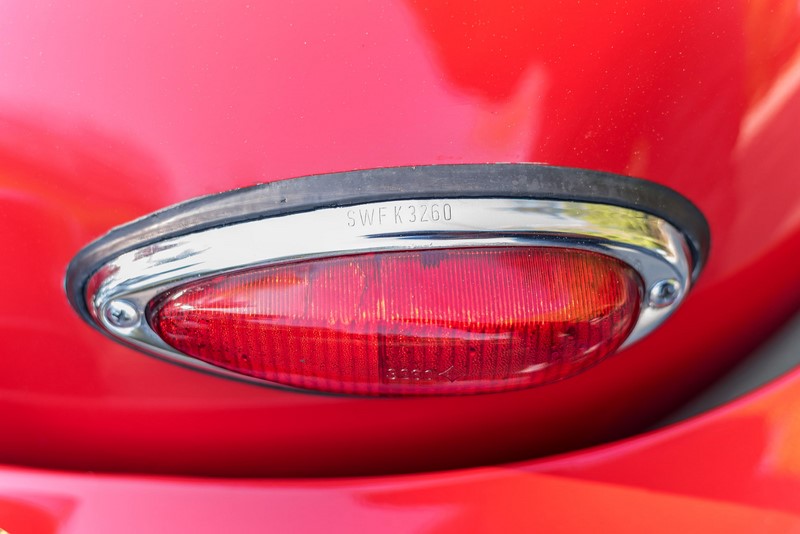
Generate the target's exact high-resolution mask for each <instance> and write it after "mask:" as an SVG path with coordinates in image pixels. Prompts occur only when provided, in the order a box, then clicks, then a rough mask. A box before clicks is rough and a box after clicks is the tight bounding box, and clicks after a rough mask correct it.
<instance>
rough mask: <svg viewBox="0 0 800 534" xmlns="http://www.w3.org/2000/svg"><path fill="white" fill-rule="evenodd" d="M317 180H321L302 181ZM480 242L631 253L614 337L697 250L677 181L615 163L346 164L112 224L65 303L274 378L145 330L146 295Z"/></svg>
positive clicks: (641, 328) (80, 267)
mask: <svg viewBox="0 0 800 534" xmlns="http://www.w3.org/2000/svg"><path fill="white" fill-rule="evenodd" d="M420 169H421V170H422V173H421V174H420ZM376 173H377V174H376ZM333 176H336V177H337V180H335V181H331V180H330V178H332V177H333ZM436 177H438V178H439V179H438V180H437V179H434V178H436ZM326 178H327V180H325V179H326ZM389 178H392V179H394V182H398V183H390V182H389V181H388V180H389ZM481 179H484V180H483V182H481V181H480V180H481ZM369 180H372V181H370V182H369V184H367V183H366V182H367V181H369ZM565 180H566V182H565ZM569 180H571V181H569ZM415 182H416V185H417V187H416V189H417V192H416V194H415V193H414V189H415V188H414V187H412V185H413V183H415ZM323 183H324V184H326V185H329V186H333V188H332V190H331V189H330V188H324V187H323V188H322V189H321V191H317V190H316V189H314V186H320V185H322V184H323ZM565 183H566V184H567V185H565ZM410 184H412V185H410ZM587 184H588V185H590V186H591V188H590V189H591V191H588V192H587V191H586V188H587ZM353 188H354V189H353ZM347 190H350V195H349V196H347V195H346V194H345V192H346V191H347ZM423 190H427V191H428V192H427V193H425V192H422V191H423ZM565 190H568V191H566V192H565ZM354 191H355V192H354ZM447 191H453V192H454V194H452V195H447V194H445V193H446V192H447ZM364 199H378V200H375V201H370V202H365V201H363V200H364ZM585 199H592V200H595V201H593V202H586V201H585ZM612 199H613V201H612ZM662 213H670V214H671V217H670V218H665V217H662V216H661V214H662ZM675 221H678V222H682V223H685V224H686V225H688V226H684V227H681V226H677V227H676V225H675V224H674V223H675ZM687 228H688V230H687ZM487 246H490V247H496V246H509V247H513V246H537V247H562V248H574V249H582V250H590V251H594V252H599V253H603V254H606V255H609V256H613V257H616V258H618V259H620V260H622V261H623V262H625V263H627V264H629V265H631V266H632V267H633V268H634V269H635V270H636V271H637V272H638V273H639V275H640V276H641V278H642V280H643V282H644V288H643V289H644V291H643V296H642V302H641V313H640V316H639V318H638V320H637V322H636V325H635V327H634V329H633V331H632V332H631V334H630V336H629V337H628V339H627V340H626V341H625V343H624V344H623V346H622V347H621V348H624V347H627V346H629V345H631V344H632V343H635V342H636V341H638V340H639V339H641V338H642V337H644V336H646V335H647V334H648V333H650V332H651V331H652V330H653V329H655V328H656V327H657V326H658V325H660V324H661V323H662V322H663V321H664V320H665V319H666V318H667V317H668V316H669V315H671V314H672V313H673V312H674V310H675V309H676V308H677V307H678V306H679V305H680V303H681V302H682V301H683V299H684V298H685V296H686V294H687V292H688V291H689V289H690V288H691V286H692V284H693V282H694V280H695V279H696V277H697V275H698V274H699V272H700V268H701V266H702V264H703V262H704V261H705V258H706V255H707V252H708V228H707V225H705V219H704V218H703V217H702V215H701V214H700V213H699V211H697V209H696V208H694V206H693V205H691V203H689V202H688V201H687V200H686V199H684V198H683V197H681V196H680V195H678V194H677V193H675V192H673V191H671V190H669V189H666V188H664V187H661V186H657V185H655V184H651V183H649V182H643V181H640V180H635V179H631V178H626V177H620V176H616V175H609V174H603V173H594V172H591V171H578V170H575V169H562V168H553V167H543V166H537V165H509V164H501V165H459V166H431V167H423V168H400V169H378V170H374V171H356V172H352V173H344V174H341V175H328V176H314V177H307V178H303V179H296V180H288V181H285V182H278V183H275V184H267V185H265V186H256V187H253V188H248V189H244V190H237V191H232V192H229V193H223V194H220V195H214V196H211V197H203V198H200V199H195V200H192V201H189V202H186V203H184V204H180V205H177V206H173V207H170V208H167V209H165V210H162V211H160V212H157V213H154V214H152V215H149V216H147V217H144V218H142V219H139V220H137V221H134V222H132V223H130V224H128V225H125V226H123V227H120V228H117V229H114V230H112V231H111V232H110V233H109V234H108V235H107V236H105V237H103V238H101V239H99V240H98V241H96V242H94V243H92V244H90V245H89V246H87V247H86V248H85V249H84V250H82V251H81V252H80V253H79V254H78V255H77V256H76V258H75V259H74V260H73V262H72V263H71V264H70V267H69V269H68V273H67V279H66V289H67V293H68V296H69V298H70V301H71V303H72V304H73V306H74V307H75V308H76V310H78V311H79V312H80V313H81V314H82V315H83V316H84V317H85V318H86V319H87V320H88V321H89V322H90V323H92V324H93V325H94V326H95V327H97V328H98V329H99V330H101V331H102V332H104V333H105V334H106V335H108V336H110V337H112V338H114V339H116V340H118V341H121V342H123V343H126V344H128V345H131V346H133V347H135V348H138V349H141V350H144V351H146V352H149V353H151V354H155V355H158V356H161V357H164V358H166V359H169V360H171V361H175V362H178V363H181V364H184V365H187V366H190V367H193V368H196V369H200V370H205V371H210V372H213V373H215V374H220V375H227V376H230V377H235V378H237V379H240V380H246V381H252V382H257V383H260V384H269V385H275V386H278V387H286V386H282V385H280V384H271V383H268V382H265V381H263V380H259V379H255V378H253V379H250V378H248V377H244V376H242V375H239V374H236V373H232V372H230V371H226V370H224V369H221V368H219V367H216V366H213V365H211V364H207V363H205V362H202V361H200V360H197V359H195V358H191V357H189V356H186V355H183V354H181V353H179V352H177V351H175V350H174V349H172V348H171V347H170V346H168V345H167V344H166V343H165V342H164V341H162V340H161V338H160V337H159V336H158V335H156V334H155V332H154V331H153V330H152V329H151V328H150V325H149V324H148V321H147V310H148V305H149V303H150V301H151V300H152V299H153V298H154V297H156V296H157V295H159V294H161V293H163V292H165V291H168V290H170V289H172V288H175V287H176V286H180V285H183V284H185V283H187V282H189V281H193V280H197V279H201V278H205V277H209V276H214V275H217V274H220V273H225V272H234V271H239V270H242V269H247V268H252V267H257V266H265V265H274V264H278V263H284V262H292V261H300V260H307V259H312V258H321V257H331V256H340V255H349V254H359V253H366V252H381V251H402V250H410V249H435V248H466V247H487Z"/></svg>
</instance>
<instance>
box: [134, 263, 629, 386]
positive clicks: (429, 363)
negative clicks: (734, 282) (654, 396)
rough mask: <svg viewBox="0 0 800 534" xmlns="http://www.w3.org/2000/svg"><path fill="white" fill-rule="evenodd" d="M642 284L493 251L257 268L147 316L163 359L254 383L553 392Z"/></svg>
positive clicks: (181, 296)
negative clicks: (196, 363) (166, 354)
mask: <svg viewBox="0 0 800 534" xmlns="http://www.w3.org/2000/svg"><path fill="white" fill-rule="evenodd" d="M641 301H642V281H641V278H640V277H639V275H638V274H637V273H636V271H635V270H634V269H632V268H631V267H630V266H628V265H627V264H625V263H623V262H622V261H620V260H618V259H615V258H612V257H610V256H606V255H603V254H599V253H595V252H590V251H584V250H578V249H567V248H555V247H539V248H523V247H507V248H471V249H469V248H468V249H444V250H442V249H439V250H417V251H403V252H386V253H368V254H358V255H352V256H341V257H333V258H326V259H319V260H309V261H301V262H295V263H288V264H281V265H275V266H267V267H260V268H256V269H251V270H247V271H240V272H237V273H232V274H224V275H218V276H215V277H212V278H208V279H205V280H200V281H197V282H193V283H190V284H187V285H184V286H181V287H179V288H176V289H173V290H171V291H169V292H167V293H165V294H163V295H161V296H160V297H158V298H156V299H155V300H154V301H153V302H152V303H151V305H150V308H149V311H148V319H149V322H150V325H151V327H152V328H153V330H154V331H155V332H156V333H157V334H158V335H159V336H160V337H161V338H162V339H163V340H164V341H165V342H166V343H167V344H168V345H170V346H171V347H172V348H174V349H175V350H177V351H180V352H181V353H183V354H186V355H188V356H191V357H193V358H197V359H199V360H202V361H204V362H206V363H209V364H212V365H214V366H218V367H221V368H224V369H227V370H229V371H233V372H235V373H239V374H242V375H247V376H249V377H254V378H257V379H262V380H265V381H268V382H272V383H277V384H283V385H288V386H294V387H298V388H305V389H311V390H317V391H326V392H333V393H352V394H364V395H430V394H468V393H482V392H492V391H503V390H510V389H517V388H521V387H527V386H533V385H541V384H546V383H550V382H555V381H558V380H560V379H563V378H566V377H569V376H572V375H574V374H576V373H578V372H580V371H582V370H584V369H586V368H588V367H590V366H592V365H594V364H595V363H597V362H599V361H601V360H602V359H603V358H605V357H607V356H608V355H610V354H612V353H613V352H614V351H615V350H616V349H617V348H618V347H619V346H620V345H621V344H622V343H623V341H624V340H625V339H626V337H627V336H628V334H629V333H630V332H631V330H632V329H633V327H634V325H635V323H636V320H637V318H638V316H639V307H640V303H641Z"/></svg>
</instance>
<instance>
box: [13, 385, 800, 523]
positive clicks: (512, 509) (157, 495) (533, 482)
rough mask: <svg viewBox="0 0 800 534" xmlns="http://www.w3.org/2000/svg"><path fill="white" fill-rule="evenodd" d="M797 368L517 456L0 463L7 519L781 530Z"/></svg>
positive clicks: (798, 515) (797, 428)
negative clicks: (254, 471)
mask: <svg viewBox="0 0 800 534" xmlns="http://www.w3.org/2000/svg"><path fill="white" fill-rule="evenodd" d="M797 413H800V371H795V372H793V373H792V374H791V375H789V376H787V377H785V378H784V379H782V380H780V381H778V382H776V383H773V384H771V385H770V386H769V387H767V388H764V389H762V390H761V391H760V392H759V393H757V394H751V395H749V396H746V397H743V398H742V399H740V400H739V401H738V402H736V403H734V404H733V405H730V406H727V407H725V408H723V409H718V410H715V411H713V412H710V413H709V414H707V415H705V416H703V417H700V418H697V419H694V420H692V421H690V422H688V423H683V424H680V425H677V426H673V427H669V428H667V429H663V430H661V431H658V432H655V433H651V434H647V435H643V436H640V437H636V438H632V439H629V440H626V441H623V442H619V443H616V444H613V445H607V446H603V447H600V448H597V449H592V450H587V451H582V452H578V453H571V454H568V455H565V456H561V457H559V458H555V459H551V460H544V461H538V462H528V463H524V464H514V465H503V466H496V467H484V468H475V469H469V470H463V471H451V472H435V473H427V474H419V475H402V476H385V477H375V478H354V479H316V480H253V479H249V480H243V479H239V480H232V479H221V480H220V479H218V480H214V479H193V478H170V477H163V476H161V477H156V476H150V477H143V476H133V475H98V474H70V473H60V472H53V471H50V472H42V471H36V470H23V469H19V468H5V469H3V470H2V471H0V525H2V526H3V528H5V529H6V530H7V531H8V532H10V533H12V534H13V533H15V532H26V533H31V534H49V533H56V532H115V533H119V534H126V533H131V534H133V533H139V532H196V533H198V534H200V533H206V532H207V533H209V534H211V533H216V532H219V531H220V530H225V531H231V532H241V533H249V532H274V531H278V532H316V531H325V532H353V531H365V532H374V531H381V532H384V531H385V532H409V531H424V532H435V533H445V532H477V531H487V532H507V531H526V532H529V531H544V532H585V531H597V530H601V531H613V532H676V531H685V532H794V531H796V530H797V529H798V528H800V499H798V498H797V496H798V495H800V454H798V448H797V440H798V439H800V438H798V436H800V419H798V418H797V415H796V414H797Z"/></svg>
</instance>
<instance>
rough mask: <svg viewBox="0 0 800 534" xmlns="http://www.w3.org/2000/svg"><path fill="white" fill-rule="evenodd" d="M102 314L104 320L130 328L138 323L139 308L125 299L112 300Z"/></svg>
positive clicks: (117, 325) (118, 326) (120, 326)
mask: <svg viewBox="0 0 800 534" xmlns="http://www.w3.org/2000/svg"><path fill="white" fill-rule="evenodd" d="M103 315H104V316H105V318H106V321H108V323H109V324H110V325H112V326H116V327H117V328H131V327H133V326H136V325H137V324H139V310H137V309H136V306H134V305H133V304H131V303H130V302H128V301H127V300H112V301H111V302H109V303H108V304H107V305H106V307H105V310H104V311H103Z"/></svg>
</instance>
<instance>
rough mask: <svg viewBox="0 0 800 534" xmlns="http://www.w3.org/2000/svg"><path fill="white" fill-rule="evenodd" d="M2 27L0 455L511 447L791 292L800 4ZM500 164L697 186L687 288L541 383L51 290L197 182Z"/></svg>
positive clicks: (742, 344) (432, 455) (588, 410)
mask: <svg viewBox="0 0 800 534" xmlns="http://www.w3.org/2000/svg"><path fill="white" fill-rule="evenodd" d="M0 35H2V36H3V37H2V53H0V224H1V225H2V226H0V245H1V246H2V250H4V251H6V254H5V255H4V261H3V262H2V264H0V294H2V295H3V296H4V299H5V302H6V303H13V306H11V305H6V306H4V307H3V309H2V310H0V339H1V340H2V342H0V343H1V344H0V355H1V356H2V357H0V428H3V429H6V430H4V435H3V439H2V440H0V460H2V461H4V462H8V463H17V464H25V465H37V466H49V467H60V468H77V469H91V470H94V471H106V470H108V471H131V472H134V471H135V472H148V473H186V474H189V473H191V474H208V475H229V476H233V475H246V476H259V475H281V476H295V475H300V476H322V475H342V474H350V475H353V474H366V473H385V472H408V471H415V470H425V469H444V468H451V467H458V466H467V465H478V464H488V463H493V462H500V461H508V460H518V459H523V458H531V457H534V456H538V455H543V454H547V453H552V452H558V451H563V450H566V449H570V448H575V447H581V446H586V445H589V444H593V443H599V442H602V441H604V440H607V439H611V438H616V437H620V436H623V435H626V434H630V433H631V432H635V431H637V430H639V429H641V428H642V426H643V425H644V424H646V423H648V422H650V421H653V420H655V419H656V418H658V417H659V416H660V415H662V414H663V413H665V412H666V411H667V410H669V409H671V408H673V407H674V406H676V405H677V404H679V403H680V402H682V401H683V400H685V399H686V398H688V397H689V396H690V395H691V394H693V393H694V392H696V391H697V390H698V389H700V388H701V387H703V386H704V385H705V384H707V383H708V382H709V381H710V380H712V379H713V378H714V377H716V376H717V375H718V374H719V373H720V372H721V370H723V369H726V368H728V367H729V366H730V365H731V364H732V363H733V362H735V361H736V360H738V359H739V358H740V357H741V356H742V355H744V354H745V353H746V352H747V351H748V349H749V348H750V347H752V346H753V345H754V344H756V343H757V342H758V341H759V340H761V339H763V338H764V336H765V335H766V334H767V333H768V332H769V331H771V330H772V329H773V328H774V327H775V326H776V325H777V324H778V323H779V322H780V321H781V320H782V319H783V318H784V317H785V316H786V315H787V314H788V313H789V312H790V311H792V310H794V309H796V308H797V306H798V304H800V286H799V285H798V284H797V283H796V264H797V260H798V251H800V216H799V215H798V214H800V211H799V210H798V207H797V198H798V196H800V180H797V176H800V151H798V150H797V148H796V145H797V143H796V125H797V124H798V123H800V91H798V86H800V46H799V44H798V43H800V20H799V17H798V12H797V9H796V2H794V1H784V2H780V1H775V2H767V1H753V2H749V3H730V2H723V1H711V2H709V1H706V0H697V1H693V2H682V3H681V4H680V5H675V3H672V2H669V3H667V2H664V3H657V2H650V1H644V0H642V1H622V0H620V1H617V2H603V3H601V5H586V4H585V3H581V4H580V5H576V6H573V5H570V6H567V5H565V4H559V3H552V2H527V1H526V2H510V1H509V2H492V3H489V2H486V3H483V4H480V5H477V4H475V3H472V2H464V4H463V5H460V6H455V5H453V4H442V5H434V4H433V3H422V2H419V3H418V2H407V3H403V2H399V1H398V2H381V3H360V2H344V3H342V2H335V3H330V2H327V3H326V2H318V1H314V2H312V1H310V0H301V1H298V2H295V3H272V2H270V3H264V4H263V5H261V4H256V3H255V2H252V3H249V4H232V3H230V2H221V1H219V2H204V3H186V4H183V5H180V4H175V3H171V2H143V1H141V2H127V3H125V4H121V3H103V2H90V1H85V2H79V3H77V4H69V5H67V4H60V3H54V4H50V3H44V2H21V1H17V2H3V3H2V4H0ZM493 161H512V162H513V161H535V162H543V163H548V164H554V165H568V166H575V167H583V168H590V169H597V170H606V171H612V172H618V173H623V174H630V175H635V176H640V177H643V178H645V179H648V180H652V181H655V182H659V183H662V184H666V185H669V186H670V187H672V188H674V189H676V190H678V191H679V192H681V193H682V194H684V195H685V196H687V197H688V198H690V199H691V200H693V201H694V202H695V203H696V204H697V205H698V206H699V207H700V208H701V210H702V211H703V212H704V213H705V214H706V216H707V217H708V219H709V221H710V224H711V231H712V239H713V244H712V252H711V256H710V261H709V263H708V265H707V268H706V270H705V272H704V274H703V276H702V278H701V279H700V282H699V284H698V285H697V287H696V288H695V290H694V292H693V293H692V294H691V296H690V298H689V299H688V300H687V301H686V303H685V304H684V306H683V308H682V309H681V310H679V312H678V313H677V314H676V315H675V316H674V317H673V318H672V319H671V320H670V321H668V322H667V323H666V324H665V325H664V326H663V327H662V328H660V329H659V330H658V331H657V332H656V333H654V334H653V335H652V336H650V337H648V338H647V339H646V340H644V341H642V342H640V343H638V344H637V345H635V346H633V347H631V348H630V349H628V350H626V351H624V352H623V353H620V354H619V355H617V356H615V357H613V358H611V359H609V360H608V361H606V362H604V363H603V364H602V365H599V366H597V367H594V368H593V369H591V370H589V371H587V372H585V373H583V374H582V375H580V376H577V377H575V378H572V379H569V380H565V381H563V382H559V383H557V384H554V385H550V386H545V387H540V388H535V389H530V390H526V391H520V392H514V393H504V394H496V395H487V396H477V397H464V398H448V399H401V400H398V399H392V400H380V401H365V400H363V399H357V398H348V397H334V396H317V395H299V394H296V393H289V392H285V391H280V390H276V389H268V388H260V387H256V386H252V385H247V384H243V383H237V382H234V381H230V380H223V379H219V378H216V377H212V376H207V375H204V374H201V373H197V372H195V371H190V370H187V369H184V368H181V367H177V366H174V365H170V364H167V363H164V362H161V361H158V360H156V359H152V358H148V357H146V356H142V355H141V354H138V353H136V352H134V351H132V350H130V349H127V348H125V347H122V346H120V345H118V344H116V343H114V342H112V341H110V340H108V339H105V338H104V337H102V336H101V335H100V334H98V333H97V332H95V331H93V330H91V329H90V328H89V327H88V326H87V325H85V324H84V323H83V322H81V320H80V319H78V317H77V316H76V315H75V314H74V313H73V311H72V310H71V309H70V308H69V306H68V304H67V302H66V299H65V297H64V294H63V289H62V279H63V273H64V270H65V268H66V265H67V263H68V262H69V260H70V258H71V257H72V255H73V254H74V253H75V252H77V250H79V249H80V248H81V247H82V246H83V245H85V244H86V243H87V242H89V241H90V240H91V239H93V238H95V237H97V236H99V235H101V234H102V233H104V232H105V231H107V230H108V229H109V228H111V227H112V226H114V225H116V224H120V223H123V222H126V221H128V220H130V219H132V218H134V217H136V216H139V215H143V214H145V213H147V212H149V211H152V210H154V209H158V208H160V207H163V206H166V205H169V204H172V203H174V202H178V201H182V200H185V199H187V198H190V197H194V196H197V195H201V194H206V193H215V192H218V191H222V190H227V189H231V188H234V187H239V186H244V185H251V184H253V183H257V182H264V181H270V180H277V179H284V178H290V177H293V176H300V175H306V174H313V173H323V172H333V171H348V170H353V169H361V168H369V167H383V166H393V165H413V164H428V163H461V162H493ZM755 310H757V312H755ZM354 436H357V437H358V439H353V437H354ZM465 444H468V446H465ZM211 459H213V461H212V460H211ZM547 480H550V479H547ZM540 483H541V484H546V483H547V482H535V483H534V485H536V484H540ZM537 487H538V486H537ZM542 488H544V486H542ZM531 489H534V487H533V486H531ZM565 491H566V490H565ZM543 493H547V492H546V491H542V492H537V494H543Z"/></svg>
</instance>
